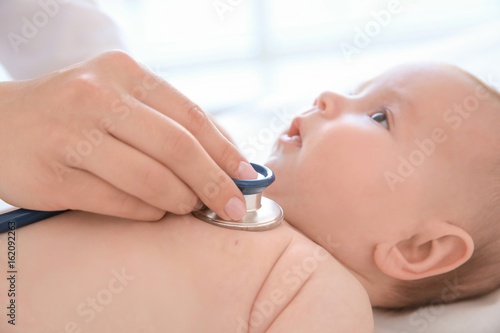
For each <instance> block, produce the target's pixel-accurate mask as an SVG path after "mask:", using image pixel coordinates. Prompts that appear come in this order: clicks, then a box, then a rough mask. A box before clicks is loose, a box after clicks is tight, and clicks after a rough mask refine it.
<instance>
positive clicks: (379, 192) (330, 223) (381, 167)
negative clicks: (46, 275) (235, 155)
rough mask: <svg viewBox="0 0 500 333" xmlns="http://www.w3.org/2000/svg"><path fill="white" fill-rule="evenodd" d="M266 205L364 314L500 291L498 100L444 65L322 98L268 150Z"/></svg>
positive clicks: (397, 73) (412, 68)
mask: <svg viewBox="0 0 500 333" xmlns="http://www.w3.org/2000/svg"><path fill="white" fill-rule="evenodd" d="M267 165H268V166H269V167H270V168H271V169H272V170H273V171H274V172H275V173H276V178H277V180H276V182H275V184H273V185H272V186H271V187H269V189H268V190H267V191H266V195H267V196H269V197H271V198H272V199H274V200H275V201H277V202H278V203H279V204H280V205H281V206H282V207H283V209H284V211H285V218H286V219H287V221H288V222H289V223H290V224H291V225H293V226H294V227H296V228H297V229H299V230H300V231H302V232H303V233H304V234H305V235H306V236H308V237H309V238H311V239H312V240H314V241H316V242H317V243H318V244H320V245H322V246H323V247H325V248H326V249H327V250H329V251H330V252H331V253H332V254H333V255H334V256H335V257H336V258H337V259H338V260H339V261H340V262H341V263H342V264H344V265H345V266H346V267H347V268H348V269H349V270H350V271H351V272H352V273H353V274H355V275H356V276H357V277H358V278H359V279H360V281H361V282H362V283H363V285H364V286H365V288H366V289H367V291H368V293H369V295H370V298H371V301H372V304H373V305H374V306H381V307H405V306H413V305H420V304H425V303H428V302H441V303H443V302H444V303H446V302H450V301H452V300H455V299H460V298H468V297H472V296H476V295H480V294H484V293H486V292H488V291H490V290H492V289H494V288H496V287H497V286H499V285H500V226H499V225H498V223H499V222H500V221H499V220H500V97H499V95H498V94H497V93H496V92H495V91H493V90H492V89H490V88H488V87H487V86H486V85H484V84H482V83H481V82H480V81H479V80H477V79H476V78H474V77H473V76H471V75H469V74H467V73H465V72H463V71H462V70H460V69H458V68H456V67H454V66H449V65H443V64H428V63H426V64H415V65H406V66H400V67H397V68H395V69H393V70H391V71H389V72H386V73H384V74H382V75H380V76H378V77H376V78H375V79H373V80H370V81H368V82H367V83H365V84H363V85H361V86H360V87H359V88H358V89H356V90H355V91H353V92H352V93H351V94H349V95H340V94H336V93H332V92H324V93H322V94H321V95H320V96H319V97H318V98H317V99H316V101H315V102H314V105H313V107H311V109H310V110H309V111H306V112H304V113H303V114H302V115H300V116H299V117H297V118H296V119H295V120H294V121H293V123H292V125H291V128H290V130H289V131H288V132H287V133H285V134H284V135H282V136H281V137H280V139H279V141H278V142H277V144H276V146H275V148H274V151H273V153H272V155H271V157H270V158H269V161H268V163H267Z"/></svg>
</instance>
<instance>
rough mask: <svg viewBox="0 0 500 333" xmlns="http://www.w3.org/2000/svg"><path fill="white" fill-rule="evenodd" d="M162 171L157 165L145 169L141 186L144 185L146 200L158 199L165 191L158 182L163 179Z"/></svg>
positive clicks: (143, 191) (141, 178)
mask: <svg viewBox="0 0 500 333" xmlns="http://www.w3.org/2000/svg"><path fill="white" fill-rule="evenodd" d="M161 178H162V177H161V171H160V170H158V168H157V167H156V166H150V167H147V168H146V169H144V170H143V171H142V173H141V176H140V178H139V179H140V183H139V184H140V186H141V187H142V191H141V196H142V198H140V199H142V200H144V201H146V202H153V201H156V200H157V198H158V197H159V196H161V195H162V193H163V192H164V191H163V189H162V188H161V185H160V183H159V182H158V180H159V179H161Z"/></svg>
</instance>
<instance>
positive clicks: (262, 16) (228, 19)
mask: <svg viewBox="0 0 500 333" xmlns="http://www.w3.org/2000/svg"><path fill="white" fill-rule="evenodd" d="M99 4H100V5H101V6H102V8H104V9H105V10H106V11H107V12H108V13H109V14H110V15H111V16H112V17H113V18H114V19H115V20H116V21H117V22H118V24H119V25H120V26H121V28H122V29H123V32H124V36H125V39H126V40H127V42H128V45H129V47H130V51H131V53H132V54H133V55H134V56H135V57H136V58H137V59H139V60H140V61H142V62H144V63H145V64H147V65H148V66H149V67H150V68H151V69H153V70H154V71H155V72H157V73H158V74H160V75H161V76H162V77H164V78H166V79H167V80H168V81H169V82H171V83H172V84H173V85H174V86H176V87H177V88H179V89H180V90H181V91H182V92H184V93H185V94H186V95H187V96H188V97H190V98H191V99H192V100H194V101H195V102H196V103H198V104H199V105H200V106H201V107H202V108H203V109H205V110H206V111H208V112H210V113H212V114H214V115H216V117H217V119H218V120H219V121H220V122H221V123H222V124H223V125H225V126H226V127H227V128H228V130H229V132H230V133H231V134H232V135H233V136H234V137H235V140H236V141H237V142H238V143H239V144H240V145H241V144H242V143H243V146H244V145H245V144H250V141H255V140H251V139H250V137H251V136H252V135H254V136H257V138H258V135H259V134H261V138H260V139H259V140H260V141H259V142H258V144H253V147H251V148H252V149H248V152H247V155H248V153H249V152H252V151H254V150H256V151H257V153H256V156H250V158H253V159H257V161H261V160H262V158H264V157H265V156H266V155H267V153H268V151H267V150H266V149H267V148H266V149H264V148H259V147H260V146H261V143H262V145H264V144H266V146H269V144H268V143H269V142H272V139H269V138H268V137H269V136H271V134H274V135H275V136H277V135H278V134H279V133H277V132H278V131H277V130H276V129H275V128H274V127H276V126H269V121H270V120H271V119H270V117H272V114H278V116H281V118H283V117H285V116H286V117H290V118H291V117H292V116H293V114H296V113H297V112H299V111H300V110H301V109H302V108H303V107H307V106H308V105H310V103H312V101H313V100H314V98H315V96H316V95H317V94H319V93H320V92H321V91H323V90H335V91H341V92H342V91H347V90H349V89H351V88H352V87H353V86H355V85H356V84H358V83H360V82H362V81H364V80H367V79H369V78H370V77H372V76H374V75H376V74H378V73H380V72H381V71H383V70H385V69H386V68H389V67H391V66H394V65H396V64H398V63H404V62H409V61H420V60H436V61H445V62H448V63H453V64H457V65H459V66H461V67H463V68H465V69H467V70H469V71H471V72H473V73H475V74H476V75H478V76H480V77H482V78H483V79H485V80H487V79H488V76H492V75H493V76H492V77H495V75H496V77H498V78H497V79H496V80H494V81H499V79H500V76H499V75H498V73H499V69H500V65H499V60H498V59H500V57H499V56H500V1H498V0H477V1H470V0H358V1H337V0H189V1H180V0H170V1H165V0H142V1H139V0H99ZM495 73H496V74H495ZM283 114H286V115H285V116H283ZM276 123H278V122H276ZM266 126H267V128H268V129H269V130H267V131H264V132H265V133H264V132H262V129H263V128H264V129H265V128H266ZM242 127H244V128H242ZM270 127H273V129H272V130H271V129H270ZM284 127H285V126H284ZM284 127H283V128H284ZM259 128H260V129H259ZM259 131H260V132H262V133H260V132H259ZM271 132H273V133H271ZM242 141H243V142H242Z"/></svg>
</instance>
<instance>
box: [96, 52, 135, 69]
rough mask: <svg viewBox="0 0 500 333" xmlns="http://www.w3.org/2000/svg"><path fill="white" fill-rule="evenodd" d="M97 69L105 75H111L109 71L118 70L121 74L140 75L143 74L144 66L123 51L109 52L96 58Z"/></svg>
mask: <svg viewBox="0 0 500 333" xmlns="http://www.w3.org/2000/svg"><path fill="white" fill-rule="evenodd" d="M96 64H97V67H98V68H99V69H100V70H101V71H102V72H103V73H109V69H110V68H113V69H118V72H119V73H122V72H124V71H125V72H126V73H127V74H139V73H142V72H143V68H142V66H141V65H140V64H139V63H138V62H137V61H136V60H135V59H134V58H132V56H131V55H129V54H128V53H126V52H124V51H121V50H112V51H107V52H104V53H103V54H101V55H100V56H98V57H97V58H96Z"/></svg>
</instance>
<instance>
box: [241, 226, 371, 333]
mask: <svg viewBox="0 0 500 333" xmlns="http://www.w3.org/2000/svg"><path fill="white" fill-rule="evenodd" d="M289 228H290V229H292V228H291V227H289ZM249 318H250V320H249V323H248V324H249V328H250V330H249V331H256V332H259V331H262V332H275V331H276V332H295V331H297V332H337V331H338V332H345V331H354V332H370V331H373V318H372V310H371V305H370V302H369V299H368V295H367V293H366V291H365V289H364V288H363V286H362V285H361V283H360V282H359V281H358V280H357V279H356V278H355V277H354V276H353V275H352V274H351V273H350V272H349V271H348V270H347V269H346V268H344V267H343V266H342V265H341V264H340V263H339V262H338V261H337V260H336V259H335V258H334V257H333V256H332V255H331V254H330V253H329V252H328V251H326V250H325V249H324V248H322V247H321V246H319V245H317V244H316V243H314V242H313V241H311V240H310V239H308V238H307V237H305V236H303V235H302V234H300V233H298V232H296V231H294V230H293V229H292V237H291V238H290V240H289V243H288V244H287V246H286V247H284V248H283V250H282V252H281V255H280V256H279V257H278V259H277V260H276V261H275V263H274V265H273V267H272V269H271V270H270V271H269V273H268V275H267V277H266V279H265V281H264V283H263V284H262V287H261V288H260V291H259V293H258V295H257V296H256V298H255V301H254V304H253V306H252V311H251V314H250V317H249ZM252 329H253V330H252Z"/></svg>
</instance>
